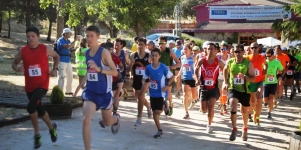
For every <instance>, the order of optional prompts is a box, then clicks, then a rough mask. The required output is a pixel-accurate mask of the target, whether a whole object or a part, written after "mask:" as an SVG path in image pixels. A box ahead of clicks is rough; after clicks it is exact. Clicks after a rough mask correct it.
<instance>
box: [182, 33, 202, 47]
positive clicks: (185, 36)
mask: <svg viewBox="0 0 301 150" xmlns="http://www.w3.org/2000/svg"><path fill="white" fill-rule="evenodd" d="M181 38H182V39H186V38H189V39H190V41H192V40H194V41H195V44H196V45H197V46H202V45H203V43H204V42H205V41H206V40H202V39H199V38H196V37H193V36H190V35H188V34H185V33H182V34H181Z"/></svg>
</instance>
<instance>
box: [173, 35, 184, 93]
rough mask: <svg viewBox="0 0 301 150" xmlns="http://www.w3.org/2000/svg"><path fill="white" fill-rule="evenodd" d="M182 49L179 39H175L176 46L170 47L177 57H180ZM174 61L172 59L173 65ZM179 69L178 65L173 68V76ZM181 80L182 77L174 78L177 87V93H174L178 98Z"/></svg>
mask: <svg viewBox="0 0 301 150" xmlns="http://www.w3.org/2000/svg"><path fill="white" fill-rule="evenodd" d="M182 50H183V46H182V42H181V41H180V40H177V41H176V47H174V48H173V49H172V51H173V52H174V53H175V54H176V56H177V58H178V59H180V57H181V51H182ZM175 64H176V62H175V61H173V65H175ZM179 70H180V67H178V68H176V69H174V74H175V76H177V75H178V74H179ZM181 81H182V79H181V78H179V79H176V87H177V94H176V97H177V98H180V96H181V94H180V92H181Z"/></svg>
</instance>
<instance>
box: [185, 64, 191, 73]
mask: <svg viewBox="0 0 301 150" xmlns="http://www.w3.org/2000/svg"><path fill="white" fill-rule="evenodd" d="M183 67H184V71H185V72H191V66H190V64H184V65H183Z"/></svg>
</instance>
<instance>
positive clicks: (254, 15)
mask: <svg viewBox="0 0 301 150" xmlns="http://www.w3.org/2000/svg"><path fill="white" fill-rule="evenodd" d="M291 16H292V15H291V13H290V12H288V11H285V10H284V9H283V6H210V8H209V19H247V20H276V19H283V18H288V19H290V18H291Z"/></svg>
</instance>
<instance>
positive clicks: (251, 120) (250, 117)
mask: <svg viewBox="0 0 301 150" xmlns="http://www.w3.org/2000/svg"><path fill="white" fill-rule="evenodd" d="M249 122H253V119H252V115H251V114H250V115H249Z"/></svg>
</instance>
